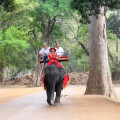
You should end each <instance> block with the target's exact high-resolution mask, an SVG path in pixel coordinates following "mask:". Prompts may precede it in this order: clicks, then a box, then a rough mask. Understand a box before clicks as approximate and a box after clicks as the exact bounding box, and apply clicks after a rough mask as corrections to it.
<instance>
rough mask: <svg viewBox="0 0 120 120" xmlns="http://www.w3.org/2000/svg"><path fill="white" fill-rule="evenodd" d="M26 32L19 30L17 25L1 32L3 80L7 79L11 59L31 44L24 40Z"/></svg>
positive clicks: (0, 45) (0, 46) (0, 48)
mask: <svg viewBox="0 0 120 120" xmlns="http://www.w3.org/2000/svg"><path fill="white" fill-rule="evenodd" d="M23 35H24V32H23V31H22V32H21V31H19V30H17V29H16V28H15V27H10V28H9V29H7V30H6V32H5V33H4V34H1V37H0V38H1V41H0V53H1V59H0V61H1V66H3V67H2V68H3V69H2V74H3V75H2V76H3V77H2V82H3V85H4V81H6V74H7V67H8V66H10V65H12V64H13V63H11V62H10V60H11V59H13V58H15V57H16V55H17V54H19V53H20V52H21V51H23V50H24V49H26V48H27V47H28V46H29V44H28V43H27V42H26V41H25V40H22V39H24V38H23Z"/></svg>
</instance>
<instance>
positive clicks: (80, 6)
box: [71, 0, 120, 23]
mask: <svg viewBox="0 0 120 120" xmlns="http://www.w3.org/2000/svg"><path fill="white" fill-rule="evenodd" d="M71 5H72V8H75V9H76V10H78V11H79V13H80V14H81V16H82V20H81V22H84V23H88V22H89V16H91V15H95V16H96V17H97V15H98V14H99V12H100V11H99V8H100V7H101V6H104V7H108V8H109V9H110V10H114V9H119V8H120V0H72V3H71Z"/></svg>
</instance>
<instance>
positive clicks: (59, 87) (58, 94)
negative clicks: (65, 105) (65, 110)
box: [55, 82, 63, 105]
mask: <svg viewBox="0 0 120 120" xmlns="http://www.w3.org/2000/svg"><path fill="white" fill-rule="evenodd" d="M62 84H63V83H62V82H61V83H58V84H57V86H56V98H55V105H59V104H60V96H61V90H62Z"/></svg>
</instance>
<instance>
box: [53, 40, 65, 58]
mask: <svg viewBox="0 0 120 120" xmlns="http://www.w3.org/2000/svg"><path fill="white" fill-rule="evenodd" d="M55 49H56V53H57V55H58V56H59V57H62V55H63V53H64V50H63V48H62V47H60V44H59V42H57V43H56V48H55Z"/></svg>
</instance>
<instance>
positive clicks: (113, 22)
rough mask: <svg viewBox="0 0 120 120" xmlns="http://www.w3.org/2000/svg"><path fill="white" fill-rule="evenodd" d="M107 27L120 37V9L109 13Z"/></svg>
mask: <svg viewBox="0 0 120 120" xmlns="http://www.w3.org/2000/svg"><path fill="white" fill-rule="evenodd" d="M107 29H108V30H110V31H111V32H112V33H113V34H116V36H117V37H119V38H120V10H118V11H116V12H115V13H112V14H110V15H109V17H108V18H107Z"/></svg>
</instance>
